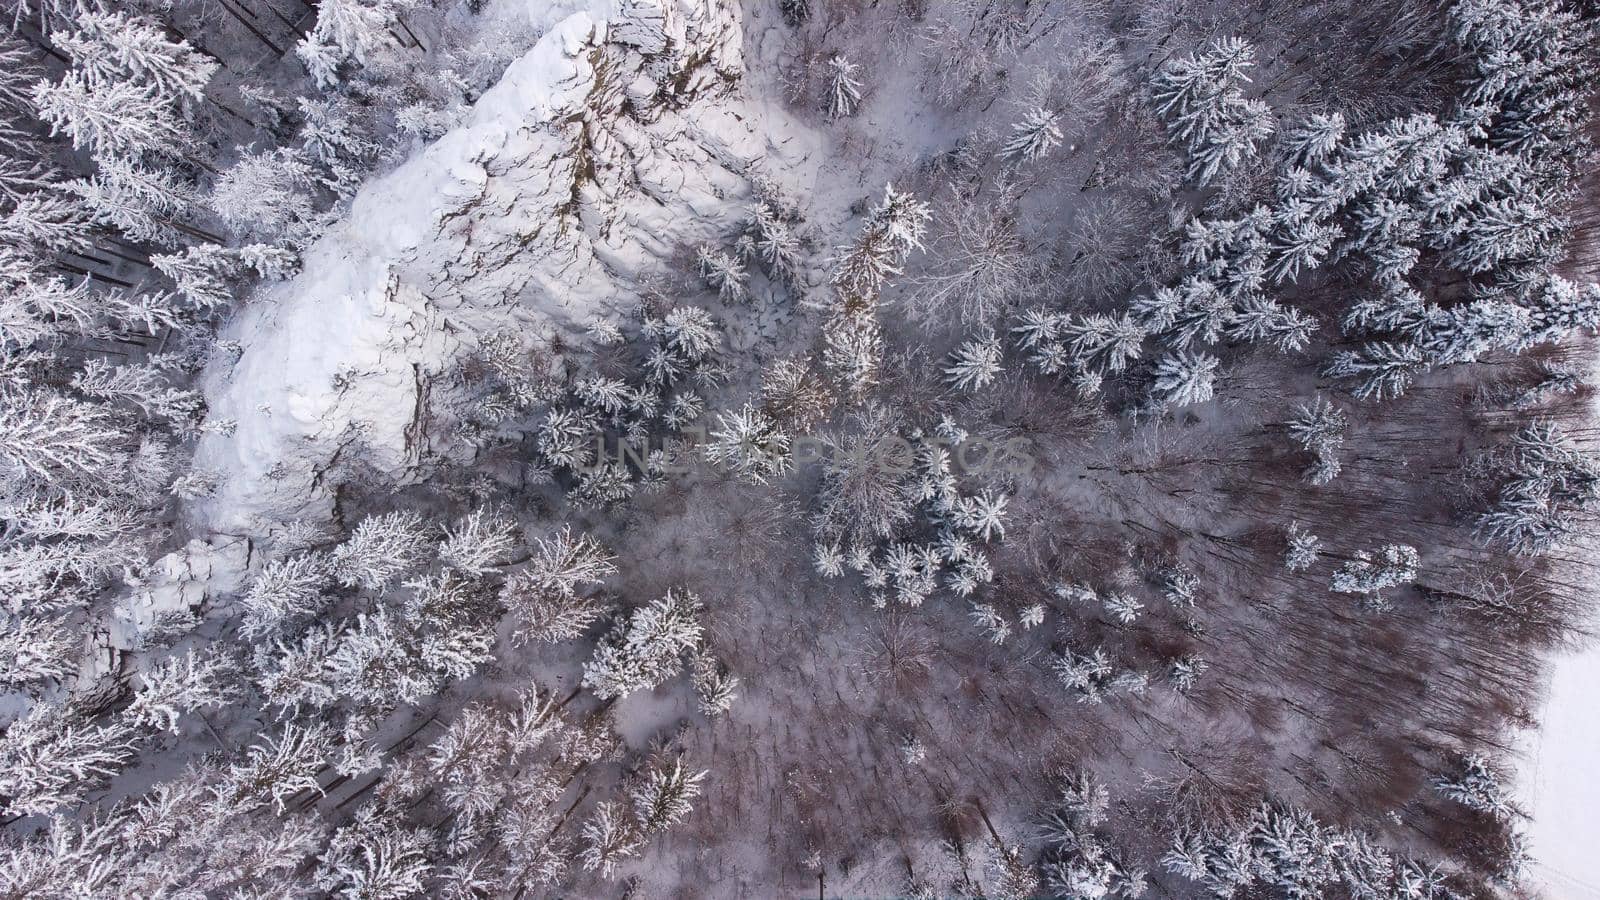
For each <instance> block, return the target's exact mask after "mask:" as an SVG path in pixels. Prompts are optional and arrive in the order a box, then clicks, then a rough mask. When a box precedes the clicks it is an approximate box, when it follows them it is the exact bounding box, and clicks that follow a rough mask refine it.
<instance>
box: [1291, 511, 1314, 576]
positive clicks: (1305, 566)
mask: <svg viewBox="0 0 1600 900" xmlns="http://www.w3.org/2000/svg"><path fill="white" fill-rule="evenodd" d="M1284 540H1285V542H1286V543H1287V545H1288V546H1287V548H1286V549H1285V551H1284V554H1283V567H1284V568H1285V569H1287V570H1288V571H1290V572H1304V571H1307V570H1309V569H1310V568H1311V567H1312V566H1313V565H1316V562H1317V559H1318V557H1319V556H1321V553H1322V539H1321V538H1319V537H1317V536H1316V535H1314V534H1312V533H1311V532H1310V531H1307V530H1306V529H1305V528H1303V527H1301V525H1300V523H1299V522H1290V523H1289V530H1288V531H1287V532H1286V533H1285V535H1284Z"/></svg>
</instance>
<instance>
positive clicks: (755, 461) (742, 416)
mask: <svg viewBox="0 0 1600 900" xmlns="http://www.w3.org/2000/svg"><path fill="white" fill-rule="evenodd" d="M702 452H704V453H705V456H706V459H707V460H708V461H710V462H711V463H712V464H713V465H715V466H718V467H720V468H722V469H723V470H725V471H727V472H730V473H732V474H734V475H737V476H739V477H740V478H744V479H747V480H749V481H753V482H756V483H758V484H764V483H766V482H767V481H768V480H769V479H771V478H775V477H777V476H779V475H782V474H783V473H785V472H787V471H789V467H790V465H791V463H792V460H791V459H790V456H789V436H788V435H787V434H785V433H784V432H783V430H782V429H780V428H779V427H778V425H777V423H775V422H773V421H772V419H770V418H768V416H767V414H766V413H765V412H763V411H762V410H761V409H760V408H758V407H756V406H755V405H754V404H751V403H746V404H745V405H744V406H743V407H741V408H739V409H736V410H729V411H725V412H719V413H717V421H716V424H715V425H714V426H713V427H712V429H711V433H710V435H709V436H708V438H707V440H706V443H705V445H704V446H703V447H702Z"/></svg>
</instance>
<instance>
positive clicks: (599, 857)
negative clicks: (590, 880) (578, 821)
mask: <svg viewBox="0 0 1600 900" xmlns="http://www.w3.org/2000/svg"><path fill="white" fill-rule="evenodd" d="M643 847H644V836H643V835H641V834H640V833H639V829H638V826H636V825H635V824H634V823H633V822H632V821H631V820H630V819H629V818H628V815H627V813H626V812H625V811H624V810H623V807H622V804H620V803H617V802H615V801H611V800H607V801H604V802H602V803H599V804H597V805H596V806H595V808H594V816H593V817H592V818H591V819H589V821H587V822H585V823H583V849H582V851H581V852H580V853H579V857H578V858H579V859H581V860H582V861H583V868H584V870H585V871H588V872H598V873H600V876H601V877H602V878H611V877H614V876H615V875H616V873H617V866H619V865H620V864H621V863H622V862H623V861H624V860H626V859H628V858H629V857H633V856H637V855H639V851H640V850H641V849H642V848H643Z"/></svg>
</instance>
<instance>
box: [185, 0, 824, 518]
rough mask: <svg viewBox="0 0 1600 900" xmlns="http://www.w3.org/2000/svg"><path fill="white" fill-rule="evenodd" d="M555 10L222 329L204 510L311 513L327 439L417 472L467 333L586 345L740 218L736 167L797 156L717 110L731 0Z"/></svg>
mask: <svg viewBox="0 0 1600 900" xmlns="http://www.w3.org/2000/svg"><path fill="white" fill-rule="evenodd" d="M556 9H557V10H568V11H570V14H569V15H567V16H566V17H565V18H563V19H561V20H560V21H558V22H555V24H554V25H553V26H552V27H550V28H549V30H548V31H547V32H545V33H544V35H543V37H542V38H541V39H540V40H539V41H538V43H537V44H536V45H535V46H534V47H533V49H532V50H531V51H529V52H528V53H527V54H525V55H524V56H523V57H522V58H521V59H519V60H517V61H516V62H514V63H513V64H512V65H511V66H510V67H509V69H508V70H507V71H506V73H505V75H504V77H503V78H502V79H501V81H500V83H498V84H497V85H495V86H494V87H493V88H491V89H490V90H489V91H487V92H485V94H484V95H483V96H482V97H481V98H480V99H479V101H478V103H477V104H476V106H475V107H474V108H473V110H472V111H471V112H470V113H469V115H468V118H467V120H466V122H465V124H463V125H462V126H460V127H458V128H456V129H455V130H453V131H451V132H450V133H448V134H446V135H445V136H444V137H442V138H441V139H440V140H439V141H438V142H436V143H435V144H433V145H432V146H429V147H428V148H426V149H425V150H424V151H422V152H421V153H419V154H417V155H416V156H414V157H413V158H412V159H410V160H409V161H407V162H406V163H405V164H404V165H402V166H400V167H399V168H398V169H396V170H395V171H393V172H390V173H388V174H386V175H384V176H382V177H379V178H376V179H374V180H373V181H372V182H370V183H369V184H367V185H366V186H365V187H364V188H363V189H362V190H361V192H360V193H359V194H358V195H357V197H356V199H355V201H354V203H353V205H352V209H351V211H350V213H349V215H348V216H347V217H346V219H345V220H344V221H343V222H342V223H341V224H340V225H338V226H336V227H335V228H334V229H332V230H330V231H329V232H328V233H327V234H326V235H325V236H324V237H323V238H322V239H321V240H320V241H319V242H318V243H317V244H316V245H315V246H314V247H312V248H311V250H310V251H309V252H308V253H307V254H306V257H305V260H304V265H303V269H302V272H301V274H300V275H299V276H298V277H296V278H294V279H293V280H291V281H288V282H285V283H283V284H280V285H276V286H273V287H271V288H269V289H267V290H265V291H263V293H262V294H260V295H259V296H257V297H256V298H255V299H254V300H253V301H252V306H251V307H250V308H249V309H247V310H246V311H245V312H244V313H243V314H242V315H241V316H240V318H239V320H238V321H237V322H236V323H235V324H234V326H233V329H232V330H233V333H232V334H231V335H229V336H231V337H234V338H236V339H238V340H239V341H240V342H241V343H242V344H243V345H244V346H245V347H246V348H247V349H246V351H245V352H244V354H243V356H242V357H241V358H240V359H239V360H238V362H237V364H236V365H235V366H233V367H232V369H231V370H229V371H218V372H215V373H213V377H212V381H211V383H210V385H209V389H208V400H209V402H210V406H211V410H212V414H213V415H214V416H216V417H218V418H231V419H234V420H236V421H237V429H236V431H235V433H234V434H233V435H231V436H222V435H212V436H208V437H207V438H206V439H205V441H204V442H203V443H202V445H201V448H200V451H199V454H198V457H197V460H196V464H197V465H198V466H201V467H204V468H208V469H211V470H214V471H217V472H219V473H222V474H223V476H224V478H223V487H222V488H221V489H220V490H219V491H218V492H217V494H216V496H215V497H214V498H212V499H211V501H210V502H209V503H208V504H206V505H205V507H203V508H202V509H201V510H200V511H199V513H198V515H200V516H202V517H208V518H209V521H204V522H202V523H200V524H202V525H203V526H207V527H209V528H210V529H211V530H214V531H233V530H239V529H243V528H248V527H250V526H252V525H257V524H260V523H261V522H263V521H274V520H283V519H288V518H311V519H316V518H321V517H324V516H326V515H328V514H329V512H330V511H331V508H332V496H331V493H330V491H329V489H328V486H327V485H326V484H325V483H324V482H325V479H324V478H323V477H322V474H323V472H324V471H325V470H326V469H327V467H328V466H329V465H330V463H331V462H332V461H334V460H336V459H338V458H340V457H341V456H342V455H343V454H359V455H360V456H361V457H362V458H363V459H364V461H365V462H367V463H369V464H370V465H371V466H373V467H374V468H376V469H377V470H379V471H382V472H385V473H389V474H392V475H394V476H396V477H399V478H401V479H405V478H407V477H409V476H412V475H414V474H417V472H418V469H417V467H418V465H419V463H421V462H422V461H423V459H424V458H425V457H427V456H428V455H430V454H439V453H449V452H451V448H450V447H448V446H430V445H429V437H428V434H427V428H426V427H425V423H423V422H422V421H421V416H422V413H423V410H424V409H425V403H424V400H425V398H426V395H427V392H428V390H429V385H430V383H431V382H432V380H433V379H435V378H436V377H437V376H439V375H440V374H441V373H442V372H444V371H446V369H447V368H448V367H449V365H450V364H451V362H452V361H453V360H454V359H456V358H458V357H459V356H460V355H461V354H462V353H463V352H467V351H470V350H471V348H472V347H473V345H474V344H475V342H476V339H477V337H478V336H479V335H482V334H487V333H491V332H496V331H506V330H511V331H514V332H516V333H518V334H522V335H529V336H540V337H545V338H556V337H559V339H560V341H561V342H562V343H563V344H565V345H566V346H575V345H582V344H583V342H584V337H583V334H584V331H585V330H586V328H587V326H588V325H589V324H590V323H591V322H593V321H594V320H595V319H597V318H606V317H615V316H617V315H619V314H620V313H621V312H622V311H624V310H627V309H630V308H631V307H632V306H633V304H634V303H635V302H636V300H637V296H638V293H637V283H638V279H639V277H641V276H643V275H647V274H648V273H650V272H651V271H652V270H653V269H655V268H658V267H659V265H660V262H661V260H662V259H664V258H666V257H667V256H669V255H670V254H673V253H675V252H678V251H679V250H681V249H682V248H684V247H686V246H692V245H693V244H695V243H698V242H700V241H704V240H707V239H710V238H712V237H716V236H719V235H725V234H727V233H728V232H730V231H731V230H733V229H734V228H736V227H737V226H738V224H739V223H740V221H741V219H742V217H743V216H744V215H745V207H746V202H747V200H748V197H749V192H750V188H749V184H748V181H747V179H746V178H745V174H746V169H747V168H748V166H749V165H750V163H751V162H752V161H753V160H755V159H756V158H759V157H763V156H772V155H774V154H778V155H780V156H782V155H784V154H785V153H787V154H790V155H794V154H801V153H803V152H804V149H803V147H802V145H803V144H804V142H803V141H788V142H786V143H784V144H783V147H787V148H789V149H787V150H783V149H781V148H780V147H777V146H774V145H773V142H771V141H769V140H768V139H767V138H766V137H765V136H764V135H763V134H761V133H758V128H757V126H756V125H755V124H752V123H753V122H755V121H756V120H757V118H759V117H752V116H747V115H739V114H738V113H737V112H735V111H732V110H733V109H734V108H736V107H737V106H738V104H739V101H738V100H737V98H735V97H733V96H732V93H733V91H732V88H733V86H734V85H735V84H736V82H737V79H738V76H739V74H740V71H741V57H740V55H741V51H742V47H743V34H742V31H741V23H740V19H739V15H738V10H737V8H736V6H735V5H734V4H733V3H731V2H722V0H617V2H611V3H606V2H590V3H587V4H581V3H580V4H571V3H568V4H565V5H557V7H556ZM550 14H551V8H549V7H546V6H542V5H540V4H531V5H530V15H535V16H549V15H550ZM794 162H795V159H788V160H780V161H779V162H778V163H776V164H775V165H777V166H780V167H781V166H784V165H788V164H793V163H794Z"/></svg>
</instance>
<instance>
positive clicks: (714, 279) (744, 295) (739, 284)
mask: <svg viewBox="0 0 1600 900" xmlns="http://www.w3.org/2000/svg"><path fill="white" fill-rule="evenodd" d="M695 265H696V266H697V267H699V269H700V276H701V277H702V278H704V279H705V280H706V283H707V284H709V285H711V286H712V287H714V288H716V289H717V294H718V296H720V297H721V298H722V299H723V301H725V302H728V303H743V302H744V301H745V300H747V299H749V296H750V274H749V273H748V272H746V271H745V270H744V264H743V263H741V262H739V260H738V259H737V258H735V257H733V256H731V255H729V254H728V253H727V252H725V251H723V250H719V249H717V248H716V247H712V246H709V245H708V246H705V247H701V248H700V250H699V251H698V252H697V253H696V254H695Z"/></svg>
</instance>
